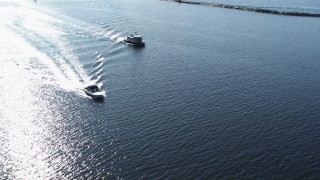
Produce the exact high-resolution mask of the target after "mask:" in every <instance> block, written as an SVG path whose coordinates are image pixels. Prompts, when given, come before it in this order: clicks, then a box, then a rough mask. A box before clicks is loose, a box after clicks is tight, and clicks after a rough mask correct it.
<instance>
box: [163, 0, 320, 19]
mask: <svg viewBox="0 0 320 180" xmlns="http://www.w3.org/2000/svg"><path fill="white" fill-rule="evenodd" d="M163 1H172V2H177V3H185V4H194V5H201V6H209V7H219V8H226V9H237V10H243V11H252V12H258V13H267V14H278V15H287V16H304V17H320V14H313V13H303V12H290V11H279V10H271V9H263V8H255V7H248V6H235V5H228V4H217V3H209V2H197V1H188V0H163Z"/></svg>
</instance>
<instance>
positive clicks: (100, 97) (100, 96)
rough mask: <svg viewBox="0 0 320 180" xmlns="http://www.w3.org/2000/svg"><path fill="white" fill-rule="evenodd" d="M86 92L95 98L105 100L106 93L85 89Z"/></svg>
mask: <svg viewBox="0 0 320 180" xmlns="http://www.w3.org/2000/svg"><path fill="white" fill-rule="evenodd" d="M84 92H85V93H86V94H87V95H88V96H90V97H91V98H92V99H94V100H103V99H104V95H103V94H102V93H92V92H90V91H88V90H85V91H84Z"/></svg>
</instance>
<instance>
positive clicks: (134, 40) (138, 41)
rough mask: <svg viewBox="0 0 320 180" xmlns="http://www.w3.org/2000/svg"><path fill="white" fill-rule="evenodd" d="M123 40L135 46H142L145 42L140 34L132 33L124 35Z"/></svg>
mask: <svg viewBox="0 0 320 180" xmlns="http://www.w3.org/2000/svg"><path fill="white" fill-rule="evenodd" d="M124 42H126V43H128V44H132V45H134V46H136V47H144V46H145V43H144V42H143V41H142V36H141V35H137V34H135V35H133V34H131V35H130V36H128V37H126V38H125V39H124Z"/></svg>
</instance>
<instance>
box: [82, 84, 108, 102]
mask: <svg viewBox="0 0 320 180" xmlns="http://www.w3.org/2000/svg"><path fill="white" fill-rule="evenodd" d="M84 92H85V93H86V94H87V95H88V96H90V97H92V99H95V100H102V99H104V96H105V93H104V91H101V90H100V88H99V87H98V86H97V85H90V86H87V87H85V88H84Z"/></svg>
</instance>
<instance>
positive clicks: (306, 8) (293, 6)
mask: <svg viewBox="0 0 320 180" xmlns="http://www.w3.org/2000/svg"><path fill="white" fill-rule="evenodd" d="M197 1H199V2H212V3H221V4H228V5H236V6H248V7H256V8H263V9H271V10H280V11H286V12H299V13H313V14H319V13H320V1H317V0H304V1H300V0H268V1H266V0H241V1H238V0H197Z"/></svg>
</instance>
